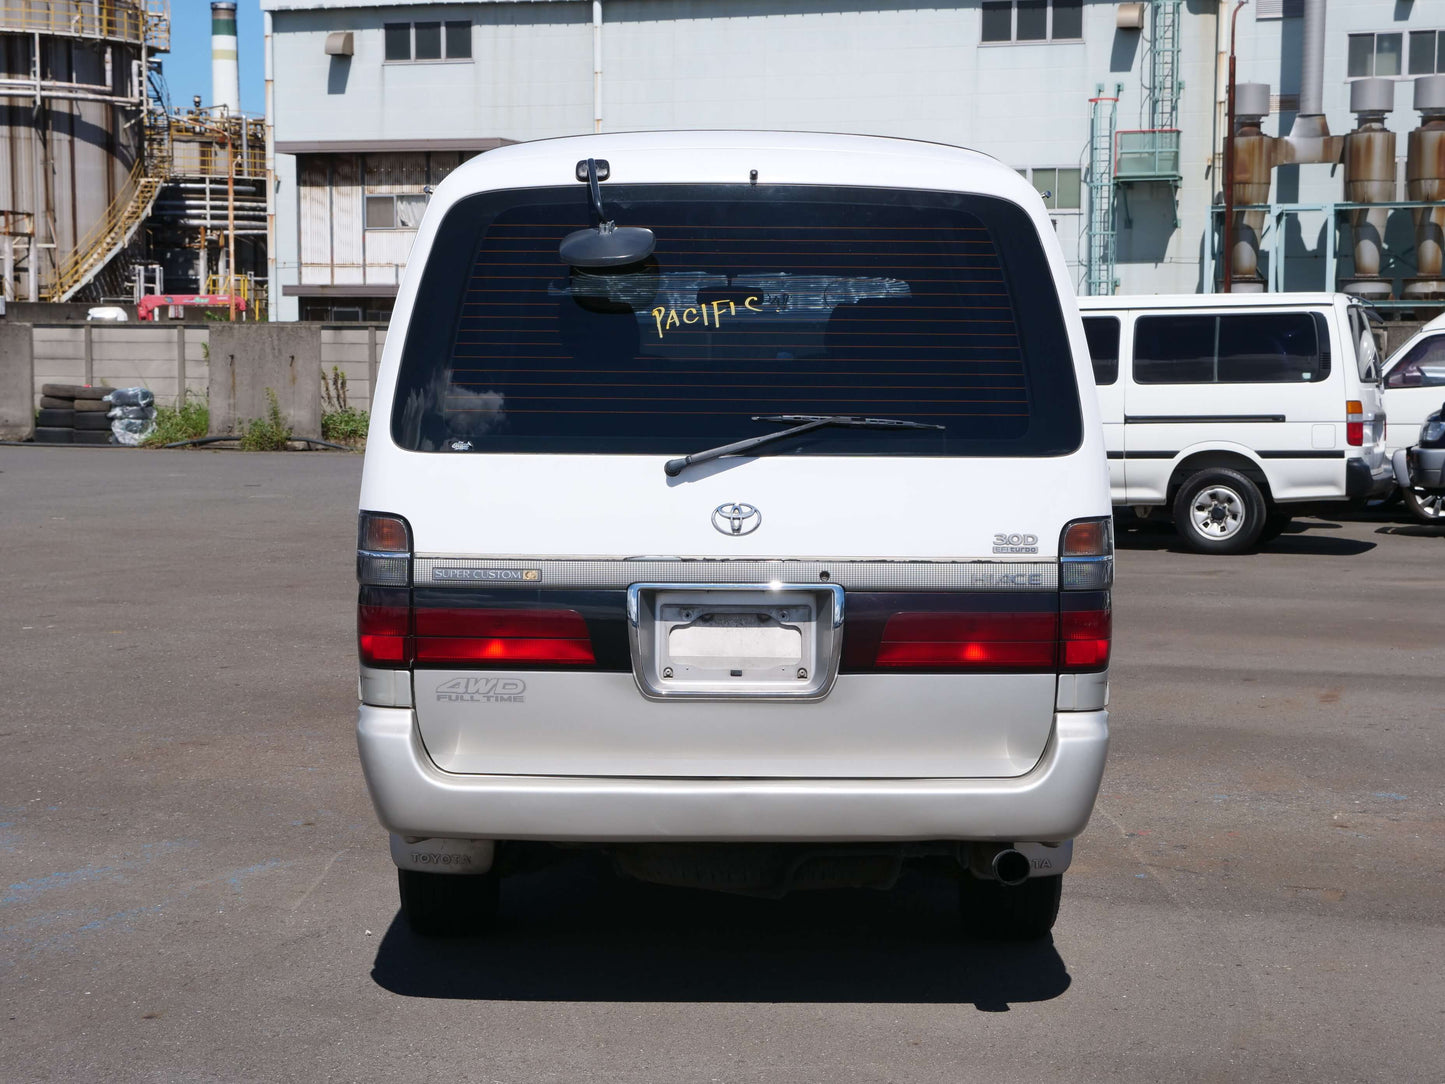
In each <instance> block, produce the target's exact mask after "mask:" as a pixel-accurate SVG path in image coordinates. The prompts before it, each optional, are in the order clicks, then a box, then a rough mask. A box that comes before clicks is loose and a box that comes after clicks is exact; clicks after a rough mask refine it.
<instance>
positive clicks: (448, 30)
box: [382, 19, 472, 63]
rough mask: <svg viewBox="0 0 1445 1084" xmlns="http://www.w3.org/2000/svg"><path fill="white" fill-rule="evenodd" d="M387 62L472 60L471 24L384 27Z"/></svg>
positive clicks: (386, 25)
mask: <svg viewBox="0 0 1445 1084" xmlns="http://www.w3.org/2000/svg"><path fill="white" fill-rule="evenodd" d="M382 29H383V33H384V34H385V36H386V59H387V60H388V61H392V62H396V63H402V62H407V61H437V60H470V59H472V22H471V20H470V19H459V20H456V21H454V22H445V23H441V22H436V23H386V24H384V26H383V28H382Z"/></svg>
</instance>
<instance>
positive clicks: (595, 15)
mask: <svg viewBox="0 0 1445 1084" xmlns="http://www.w3.org/2000/svg"><path fill="white" fill-rule="evenodd" d="M592 130H593V131H594V132H600V131H602V0H592Z"/></svg>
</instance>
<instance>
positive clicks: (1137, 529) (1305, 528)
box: [1114, 519, 1404, 557]
mask: <svg viewBox="0 0 1445 1084" xmlns="http://www.w3.org/2000/svg"><path fill="white" fill-rule="evenodd" d="M1340 529H1341V527H1340V525H1339V524H1338V523H1331V522H1329V521H1327V520H1313V519H1310V520H1296V521H1295V522H1293V523H1291V524H1290V525H1289V526H1288V527H1286V528H1285V530H1284V533H1283V534H1281V535H1280V536H1279V537H1278V538H1275V539H1272V540H1271V541H1269V542H1265V543H1263V544H1262V545H1260V546H1258V547H1256V549H1255V550H1254V552H1256V553H1280V554H1300V555H1308V556H1313V557H1354V556H1357V555H1358V554H1361V553H1368V552H1369V551H1370V550H1372V549H1374V548H1375V546H1376V543H1374V542H1367V541H1364V540H1363V539H1358V538H1332V537H1330V535H1329V534H1327V533H1325V532H1327V531H1338V530H1340ZM1399 533H1404V531H1403V530H1402V531H1400V532H1399ZM1114 546H1115V548H1116V549H1119V550H1155V551H1158V552H1165V553H1183V554H1188V555H1191V556H1195V557H1205V556H1208V555H1207V554H1197V553H1195V552H1194V551H1193V550H1191V549H1190V548H1189V547H1188V546H1186V545H1185V544H1184V543H1183V541H1181V540H1180V538H1179V535H1178V534H1177V533H1176V532H1175V530H1174V527H1173V525H1172V524H1169V523H1153V522H1148V523H1140V524H1138V525H1136V526H1133V527H1130V528H1127V529H1121V530H1118V531H1116V532H1115V535H1114Z"/></svg>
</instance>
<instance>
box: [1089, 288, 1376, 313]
mask: <svg viewBox="0 0 1445 1084" xmlns="http://www.w3.org/2000/svg"><path fill="white" fill-rule="evenodd" d="M1341 298H1343V299H1344V300H1346V301H1355V300H1356V299H1355V298H1353V297H1350V296H1349V295H1348V294H1337V293H1336V294H1332V293H1325V292H1323V291H1321V292H1316V293H1272V294H1115V295H1114V296H1112V297H1081V298H1079V308H1080V309H1191V308H1211V309H1219V308H1242V309H1250V308H1280V307H1288V306H1291V305H1333V304H1334V303H1335V302H1336V301H1338V300H1340V299H1341Z"/></svg>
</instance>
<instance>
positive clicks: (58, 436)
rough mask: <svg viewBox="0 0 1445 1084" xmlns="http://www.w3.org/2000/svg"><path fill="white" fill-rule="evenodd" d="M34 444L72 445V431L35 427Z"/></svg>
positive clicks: (73, 439)
mask: <svg viewBox="0 0 1445 1084" xmlns="http://www.w3.org/2000/svg"><path fill="white" fill-rule="evenodd" d="M35 443H36V444H74V443H75V430H74V429H69V428H65V429H51V428H48V427H46V426H37V427H36V429H35Z"/></svg>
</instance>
